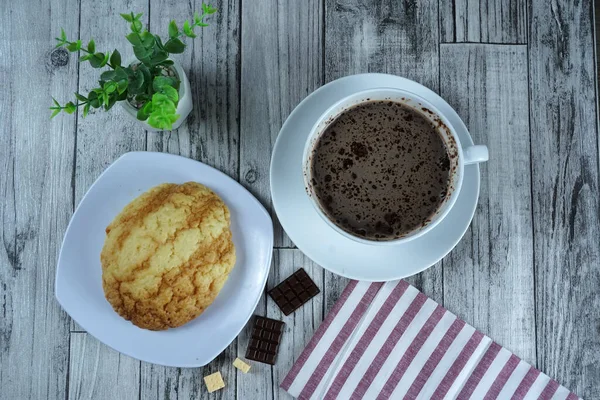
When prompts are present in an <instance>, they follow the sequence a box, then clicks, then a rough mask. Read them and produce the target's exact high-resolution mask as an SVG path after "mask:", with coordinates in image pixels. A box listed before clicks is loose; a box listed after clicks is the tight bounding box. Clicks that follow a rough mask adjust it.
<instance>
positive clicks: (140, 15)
mask: <svg viewBox="0 0 600 400" xmlns="http://www.w3.org/2000/svg"><path fill="white" fill-rule="evenodd" d="M142 15H144V13H138V14H135V19H140V18H141V17H142Z"/></svg>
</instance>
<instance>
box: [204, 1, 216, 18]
mask: <svg viewBox="0 0 600 400" xmlns="http://www.w3.org/2000/svg"><path fill="white" fill-rule="evenodd" d="M202 12H203V13H205V14H208V15H210V14H214V13H216V12H217V9H216V8H214V7H212V6H211V5H209V4H204V3H202Z"/></svg>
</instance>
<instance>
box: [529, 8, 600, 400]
mask: <svg viewBox="0 0 600 400" xmlns="http://www.w3.org/2000/svg"><path fill="white" fill-rule="evenodd" d="M529 15H530V18H531V22H532V24H531V25H530V32H529V71H530V85H529V89H530V93H531V97H530V119H531V149H532V171H533V174H532V178H533V200H534V201H533V215H534V225H533V226H534V239H535V248H534V259H535V271H536V284H537V286H536V308H537V315H538V320H537V336H538V341H539V344H538V357H537V359H538V366H539V367H540V368H541V369H542V370H543V371H545V372H546V373H547V374H548V375H550V376H552V377H553V378H555V379H557V380H558V381H560V382H562V383H563V384H564V385H565V386H567V387H569V388H571V389H572V390H573V391H575V392H576V393H577V394H578V395H579V396H582V397H583V398H594V397H597V396H598V393H600V364H599V363H598V357H599V356H598V355H599V354H600V335H599V333H600V289H599V288H600V245H599V244H598V238H599V237H600V207H599V204H598V202H599V197H598V174H599V162H598V127H597V121H598V119H597V118H598V116H597V109H596V106H597V99H596V97H595V96H596V93H595V78H594V73H595V71H596V69H595V65H594V52H593V29H594V21H593V7H592V2H591V1H580V2H571V1H559V0H554V1H552V2H551V4H546V3H542V2H532V3H531V4H530V8H529Z"/></svg>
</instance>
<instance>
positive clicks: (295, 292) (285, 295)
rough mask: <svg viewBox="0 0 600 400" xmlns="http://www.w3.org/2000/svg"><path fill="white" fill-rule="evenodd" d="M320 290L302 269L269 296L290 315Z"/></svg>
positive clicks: (274, 289)
mask: <svg viewBox="0 0 600 400" xmlns="http://www.w3.org/2000/svg"><path fill="white" fill-rule="evenodd" d="M319 292H320V290H319V288H318V287H317V285H315V283H314V282H313V281H312V279H310V276H308V274H307V273H306V271H304V269H303V268H300V269H299V270H298V271H296V272H294V273H293V274H292V275H291V276H290V277H289V278H287V279H286V280H284V281H283V282H281V283H280V284H279V285H277V286H275V287H274V288H273V289H271V290H270V291H269V296H271V298H272V299H273V300H274V301H275V304H277V306H278V307H279V308H280V309H281V312H283V313H284V314H285V315H290V314H291V313H293V312H294V311H296V310H297V309H299V308H300V307H302V306H303V305H304V304H305V303H306V302H307V301H309V300H310V299H312V298H313V297H315V296H316V295H317V294H319Z"/></svg>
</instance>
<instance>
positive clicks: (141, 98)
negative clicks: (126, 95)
mask: <svg viewBox="0 0 600 400" xmlns="http://www.w3.org/2000/svg"><path fill="white" fill-rule="evenodd" d="M135 101H137V102H138V103H144V104H145V103H147V102H149V101H150V97H149V96H148V95H147V94H145V93H142V94H138V95H136V96H135Z"/></svg>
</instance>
